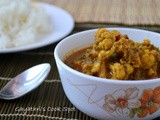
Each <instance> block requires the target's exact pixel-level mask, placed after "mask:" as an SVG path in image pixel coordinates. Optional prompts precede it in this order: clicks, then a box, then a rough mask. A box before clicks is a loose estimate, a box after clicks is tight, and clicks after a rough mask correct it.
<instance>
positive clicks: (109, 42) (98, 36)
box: [94, 28, 116, 50]
mask: <svg viewBox="0 0 160 120" xmlns="http://www.w3.org/2000/svg"><path fill="white" fill-rule="evenodd" d="M94 37H95V45H94V46H96V45H98V47H99V48H100V49H102V50H109V49H110V48H111V47H112V46H113V44H114V42H115V40H116V37H115V36H114V34H112V33H111V32H110V31H108V30H106V29H104V28H101V29H99V30H98V31H97V32H96V33H95V36H94ZM96 47H97V46H96Z"/></svg>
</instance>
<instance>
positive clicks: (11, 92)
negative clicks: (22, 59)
mask: <svg viewBox="0 0 160 120" xmlns="http://www.w3.org/2000/svg"><path fill="white" fill-rule="evenodd" d="M50 69H51V66H50V64H48V63H43V64H39V65H36V66H34V67H31V68H29V69H27V70H25V71H24V72H22V73H21V74H19V75H17V76H16V77H14V78H12V79H11V80H10V81H9V82H8V83H7V84H6V85H5V86H4V87H3V88H2V89H1V90H0V99H4V100H12V99H16V98H19V97H21V96H23V95H25V94H27V93H28V92H30V91H32V90H34V89H35V88H37V87H38V86H39V85H40V84H41V83H42V82H43V81H44V79H45V78H46V77H47V75H48V73H49V71H50Z"/></svg>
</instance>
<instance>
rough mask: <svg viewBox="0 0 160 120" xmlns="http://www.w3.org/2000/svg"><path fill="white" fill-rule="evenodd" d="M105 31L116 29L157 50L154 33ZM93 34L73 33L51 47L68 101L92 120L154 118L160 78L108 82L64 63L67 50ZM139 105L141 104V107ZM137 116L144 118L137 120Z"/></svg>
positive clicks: (159, 109) (159, 107) (158, 37)
mask: <svg viewBox="0 0 160 120" xmlns="http://www.w3.org/2000/svg"><path fill="white" fill-rule="evenodd" d="M107 29H108V30H113V29H114V30H119V31H120V32H121V33H122V34H127V35H128V36H129V38H131V39H133V40H135V41H139V42H142V41H143V39H150V41H151V43H152V44H154V45H156V46H157V47H160V34H158V33H155V32H150V31H145V30H139V29H130V28H107ZM95 31H96V30H95V29H94V30H88V31H84V32H80V33H77V34H73V35H71V36H69V37H67V38H65V39H63V40H62V41H61V42H59V44H58V45H57V46H56V48H55V51H54V56H55V60H56V64H57V67H58V71H59V75H60V78H61V82H62V85H63V89H64V91H65V94H66V95H67V97H68V99H69V100H70V101H71V103H72V104H73V105H74V106H75V107H77V108H78V109H79V110H80V111H82V112H83V113H85V114H87V115H89V116H91V117H93V118H96V119H104V120H106V119H108V120H112V119H113V120H116V119H119V120H120V119H122V120H125V119H126V120H130V119H131V120H146V119H149V120H150V119H153V118H156V117H158V116H159V115H160V78H157V79H152V80H143V81H121V80H110V79H104V78H98V77H94V76H90V75H86V74H83V73H80V72H78V71H76V70H74V69H72V68H70V67H69V66H67V65H66V64H64V62H63V57H64V56H65V55H66V53H68V52H69V51H70V50H72V49H74V48H78V47H81V46H86V45H89V44H90V43H93V42H94V37H93V36H94V33H95ZM142 101H143V102H142ZM118 103H119V105H118ZM120 103H121V105H120ZM142 103H145V104H143V107H142ZM140 106H141V107H140ZM140 114H141V116H142V114H146V115H144V116H143V118H140Z"/></svg>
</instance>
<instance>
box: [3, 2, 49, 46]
mask: <svg viewBox="0 0 160 120" xmlns="http://www.w3.org/2000/svg"><path fill="white" fill-rule="evenodd" d="M49 23H50V22H49V16H48V14H47V12H46V11H45V10H44V9H43V8H42V7H41V6H39V5H38V4H36V3H34V4H33V2H32V1H31V0H0V49H5V48H11V47H19V46H24V45H27V44H31V43H33V42H35V41H36V36H37V35H38V34H41V33H46V32H49V31H50V24H49Z"/></svg>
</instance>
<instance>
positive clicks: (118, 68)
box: [110, 63, 126, 80]
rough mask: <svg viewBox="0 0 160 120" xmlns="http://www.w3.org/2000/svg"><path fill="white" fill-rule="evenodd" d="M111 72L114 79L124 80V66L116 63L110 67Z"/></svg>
mask: <svg viewBox="0 0 160 120" xmlns="http://www.w3.org/2000/svg"><path fill="white" fill-rule="evenodd" d="M110 69H111V72H112V79H119V80H122V79H124V77H125V75H126V72H125V68H124V66H123V65H121V64H120V63H114V64H113V65H111V66H110Z"/></svg>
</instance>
